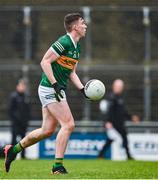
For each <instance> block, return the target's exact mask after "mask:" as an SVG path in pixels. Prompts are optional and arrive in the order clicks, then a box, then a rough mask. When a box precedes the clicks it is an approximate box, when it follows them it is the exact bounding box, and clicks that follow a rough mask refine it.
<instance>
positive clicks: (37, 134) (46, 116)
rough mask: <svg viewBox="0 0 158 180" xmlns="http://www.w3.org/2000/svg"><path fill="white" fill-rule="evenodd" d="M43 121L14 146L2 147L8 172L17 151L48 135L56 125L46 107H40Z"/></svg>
mask: <svg viewBox="0 0 158 180" xmlns="http://www.w3.org/2000/svg"><path fill="white" fill-rule="evenodd" d="M42 115H43V123H42V127H41V128H39V129H36V130H34V131H32V132H30V133H29V134H28V135H27V136H25V137H24V138H23V139H22V140H21V141H20V142H19V143H18V144H16V145H15V146H11V145H7V146H5V148H4V153H5V168H6V172H9V169H10V164H11V162H12V161H13V160H14V159H15V158H16V155H17V153H19V152H21V151H22V150H23V149H24V148H26V147H28V146H31V145H33V144H35V143H36V142H38V141H40V140H41V139H44V138H46V137H49V136H50V135H51V134H52V133H53V132H54V131H55V128H56V126H57V120H56V119H55V118H53V117H52V115H51V114H50V112H49V111H48V109H47V108H42Z"/></svg>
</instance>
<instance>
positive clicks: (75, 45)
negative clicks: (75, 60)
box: [67, 33, 77, 48]
mask: <svg viewBox="0 0 158 180" xmlns="http://www.w3.org/2000/svg"><path fill="white" fill-rule="evenodd" d="M67 35H68V36H69V37H70V39H71V41H72V43H73V45H74V47H75V48H76V47H77V44H76V43H75V41H74V40H73V38H72V36H71V34H70V33H67Z"/></svg>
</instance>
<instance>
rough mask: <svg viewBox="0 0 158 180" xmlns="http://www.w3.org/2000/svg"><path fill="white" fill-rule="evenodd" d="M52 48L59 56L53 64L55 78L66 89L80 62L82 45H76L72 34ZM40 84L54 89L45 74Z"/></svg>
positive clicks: (61, 38) (54, 44) (58, 41)
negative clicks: (75, 67)
mask: <svg viewBox="0 0 158 180" xmlns="http://www.w3.org/2000/svg"><path fill="white" fill-rule="evenodd" d="M51 48H52V51H53V52H54V53H55V54H56V55H57V56H58V58H57V60H56V61H54V62H53V63H52V64H51V66H52V70H53V73H54V77H55V79H56V80H57V82H58V83H59V84H60V85H63V86H65V87H66V85H67V81H68V79H69V76H70V73H71V72H72V70H73V68H74V66H75V64H76V63H77V62H78V59H79V56H80V45H79V43H77V44H75V43H74V41H73V39H72V37H71V35H70V34H66V35H64V36H62V37H60V38H59V39H58V40H57V41H56V42H55V43H53V44H52V46H51ZM40 84H41V85H42V86H46V87H52V84H51V83H50V81H49V80H48V78H47V76H46V75H45V73H43V74H42V80H41V83H40Z"/></svg>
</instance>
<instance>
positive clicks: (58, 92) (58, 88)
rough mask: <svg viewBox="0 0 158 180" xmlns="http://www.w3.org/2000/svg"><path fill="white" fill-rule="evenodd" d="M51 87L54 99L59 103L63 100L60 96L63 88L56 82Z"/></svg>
mask: <svg viewBox="0 0 158 180" xmlns="http://www.w3.org/2000/svg"><path fill="white" fill-rule="evenodd" d="M52 86H53V88H54V90H55V98H56V100H57V101H59V102H60V101H61V98H64V97H63V95H62V91H64V90H65V87H64V86H62V85H60V84H58V83H57V82H56V83H54V84H53V85H52Z"/></svg>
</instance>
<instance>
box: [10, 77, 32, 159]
mask: <svg viewBox="0 0 158 180" xmlns="http://www.w3.org/2000/svg"><path fill="white" fill-rule="evenodd" d="M26 88H27V86H26V83H25V81H24V80H23V79H20V80H19V81H18V83H17V85H16V91H14V92H12V93H11V95H10V98H9V117H10V120H11V133H12V142H11V144H13V145H15V144H16V143H17V137H18V136H20V138H23V137H25V134H26V131H27V127H28V121H29V119H30V102H29V97H28V96H27V95H26ZM21 157H22V158H25V151H23V152H22V153H21Z"/></svg>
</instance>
